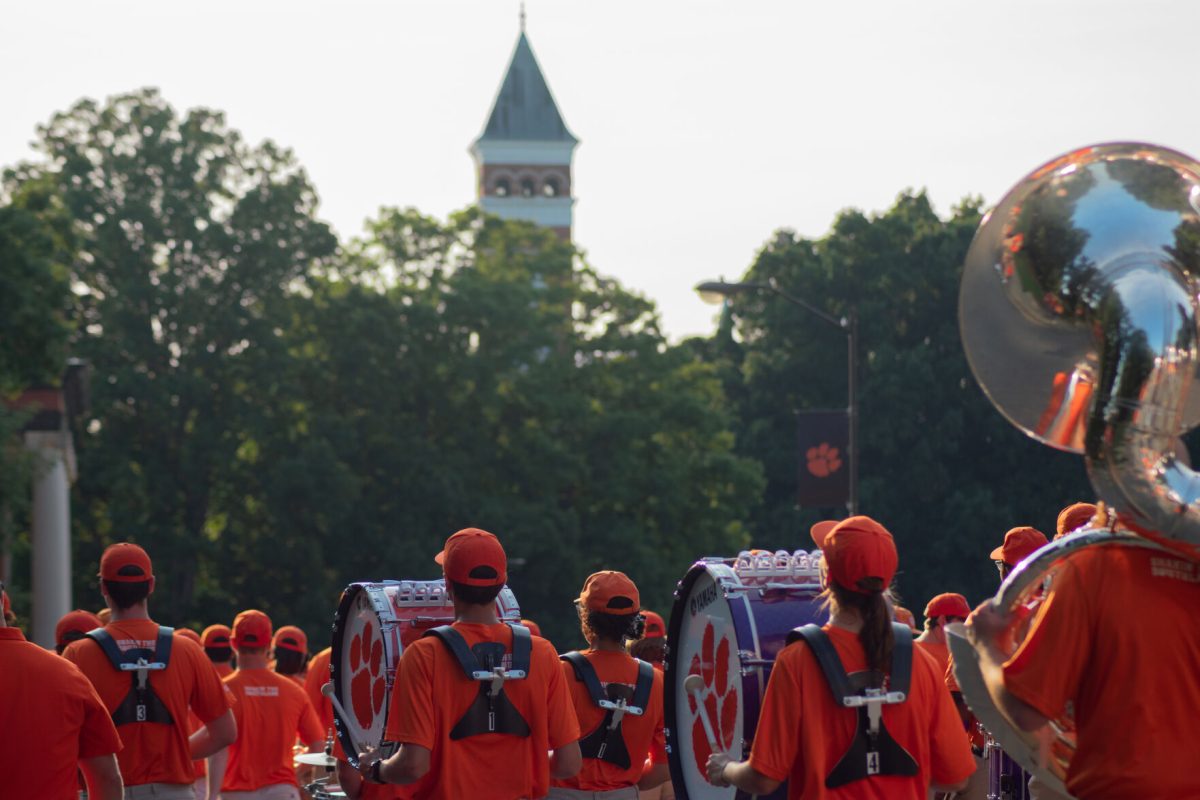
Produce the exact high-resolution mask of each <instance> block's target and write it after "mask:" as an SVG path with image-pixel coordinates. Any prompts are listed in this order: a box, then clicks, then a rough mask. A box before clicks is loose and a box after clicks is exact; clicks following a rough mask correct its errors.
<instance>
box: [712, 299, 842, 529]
mask: <svg viewBox="0 0 1200 800" xmlns="http://www.w3.org/2000/svg"><path fill="white" fill-rule="evenodd" d="M743 292H770V293H772V294H775V295H778V296H779V297H782V298H783V299H784V300H786V301H787V302H789V303H791V304H792V305H794V306H799V307H800V308H802V309H804V310H805V311H807V312H808V313H810V314H812V315H813V316H814V317H816V318H817V319H819V320H821V321H822V322H824V323H826V324H828V325H832V326H833V327H835V328H837V329H838V330H840V331H841V332H842V333H844V334H845V335H846V419H847V422H848V423H849V424H848V425H847V428H848V429H849V437H848V445H849V446H848V447H847V450H848V451H849V452H848V453H847V456H848V460H849V462H850V465H849V466H850V493H849V494H850V497H849V499H848V500H847V502H846V508H847V510H848V511H849V512H850V516H854V515H855V514H857V513H858V386H857V383H858V382H857V379H856V375H857V373H858V314H857V313H855V311H854V309H851V310H850V313H849V315H848V316H843V317H840V318H839V317H835V316H833V315H832V314H827V313H825V312H824V311H822V310H821V309H819V308H817V307H816V306H814V305H811V304H810V303H808V302H806V301H804V300H801V299H800V298H799V297H796V296H795V295H793V294H790V293H788V292H786V291H784V290H783V289H781V288H780V287H779V284H778V283H777V282H776V281H775V279H774V278H771V279H770V280H769V281H767V282H766V283H729V282H727V281H725V280H724V279H721V280H719V281H704V282H703V283H698V284H696V293H697V294H699V295H700V299H702V300H704V302H706V303H711V304H713V305H719V304H721V303H723V302H726V301H727V300H728V299H729V298H730V297H733V296H734V295H736V294H741V293H743Z"/></svg>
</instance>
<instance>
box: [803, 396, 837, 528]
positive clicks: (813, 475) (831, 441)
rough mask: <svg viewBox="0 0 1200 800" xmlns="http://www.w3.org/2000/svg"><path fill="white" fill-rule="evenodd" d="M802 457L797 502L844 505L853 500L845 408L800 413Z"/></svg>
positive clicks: (819, 505) (828, 505)
mask: <svg viewBox="0 0 1200 800" xmlns="http://www.w3.org/2000/svg"><path fill="white" fill-rule="evenodd" d="M796 417H797V419H796V444H797V453H798V454H799V456H800V459H799V460H800V469H799V476H798V478H797V480H796V502H797V503H799V504H800V506H801V507H807V508H824V507H830V508H832V507H835V506H844V505H846V504H847V503H848V502H849V500H850V417H849V414H848V413H847V412H846V410H845V409H840V410H832V411H830V410H821V411H800V412H797V415H796Z"/></svg>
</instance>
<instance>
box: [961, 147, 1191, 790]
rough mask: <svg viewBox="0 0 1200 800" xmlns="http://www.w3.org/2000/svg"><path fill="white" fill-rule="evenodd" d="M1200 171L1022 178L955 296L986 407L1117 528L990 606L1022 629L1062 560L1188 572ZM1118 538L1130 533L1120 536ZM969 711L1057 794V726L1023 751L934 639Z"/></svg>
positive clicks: (1175, 165)
mask: <svg viewBox="0 0 1200 800" xmlns="http://www.w3.org/2000/svg"><path fill="white" fill-rule="evenodd" d="M1198 280H1200V163H1197V162H1196V161H1195V160H1194V159H1192V158H1191V157H1189V156H1186V155H1184V154H1183V153H1179V152H1177V151H1174V150H1169V149H1167V148H1164V147H1158V146H1155V145H1150V144H1141V143H1134V142H1123V143H1113V144H1102V145H1096V146H1092V147H1084V148H1081V149H1079V150H1075V151H1072V152H1070V153H1067V154H1066V155H1064V156H1062V157H1060V158H1057V159H1054V160H1053V161H1051V162H1049V163H1047V164H1045V165H1043V166H1041V167H1039V168H1038V169H1036V170H1034V171H1033V172H1032V173H1030V174H1029V175H1028V176H1026V177H1025V178H1024V179H1022V180H1021V181H1020V182H1019V183H1018V184H1017V185H1016V186H1015V187H1014V188H1013V189H1012V190H1011V191H1009V193H1008V194H1007V195H1006V196H1005V197H1004V199H1003V200H1001V202H1000V203H999V205H998V206H997V207H996V208H995V209H994V210H992V211H991V212H989V213H988V214H987V216H986V217H984V219H983V222H982V223H981V224H980V227H979V230H978V231H977V232H976V234H975V239H974V241H973V242H972V244H971V248H970V250H969V251H968V253H967V259H966V264H965V266H964V269H963V277H962V286H961V292H960V296H959V325H960V330H961V335H962V341H963V348H964V349H965V350H966V354H967V360H968V362H969V363H970V365H971V370H972V372H973V373H974V374H975V378H976V380H978V381H979V385H980V386H981V387H982V388H983V391H984V393H985V394H986V395H987V396H988V398H989V399H990V400H991V401H992V402H993V403H994V404H995V406H996V407H997V408H998V409H999V410H1000V412H1001V413H1002V414H1004V416H1005V417H1007V418H1008V420H1009V421H1010V422H1012V423H1013V424H1014V425H1016V426H1017V427H1018V428H1019V429H1021V430H1022V431H1024V432H1025V433H1026V434H1028V435H1029V436H1031V437H1033V438H1034V439H1037V440H1038V441H1040V442H1042V443H1044V444H1047V445H1050V446H1052V447H1056V448H1058V449H1061V450H1066V451H1068V452H1072V453H1079V454H1082V455H1083V457H1084V461H1085V464H1086V466H1087V471H1088V476H1089V478H1090V479H1091V482H1092V485H1093V487H1094V488H1095V490H1096V494H1097V497H1098V498H1099V499H1100V500H1101V501H1103V502H1104V503H1105V505H1106V506H1107V507H1108V508H1109V509H1110V514H1109V518H1110V519H1116V518H1117V517H1118V516H1119V517H1120V519H1121V520H1122V521H1123V522H1125V523H1126V524H1125V525H1123V526H1122V530H1121V531H1117V530H1115V529H1114V528H1113V526H1111V525H1109V526H1106V527H1099V528H1094V529H1088V530H1084V531H1083V532H1081V533H1078V534H1075V535H1072V536H1068V537H1066V538H1063V539H1059V540H1057V541H1055V542H1053V543H1051V544H1050V545H1049V546H1047V547H1045V548H1043V549H1042V550H1040V551H1038V552H1037V553H1036V554H1034V555H1033V556H1032V557H1031V558H1029V559H1028V560H1026V561H1025V562H1024V563H1022V564H1021V565H1020V566H1019V567H1018V568H1017V569H1016V570H1014V571H1013V572H1012V573H1011V574H1010V575H1009V577H1008V578H1007V579H1006V580H1005V581H1004V583H1003V584H1002V585H1001V587H1000V590H999V592H998V593H997V595H996V598H995V599H996V603H997V605H998V606H999V608H1000V609H1001V610H1003V611H1006V612H1008V613H1010V614H1011V615H1012V619H1014V625H1013V627H1012V628H1010V630H1008V631H1006V632H1004V634H1003V635H1002V637H1001V638H1002V640H1001V641H999V642H996V644H997V646H999V647H1000V649H1001V650H1002V651H1004V652H1006V653H1012V652H1015V650H1016V647H1017V646H1018V645H1019V639H1020V637H1021V636H1022V635H1023V633H1022V630H1021V627H1022V626H1023V624H1024V622H1025V621H1027V620H1028V619H1029V616H1030V615H1031V614H1032V613H1033V611H1034V610H1035V609H1036V607H1037V605H1038V604H1039V603H1040V602H1041V598H1042V597H1043V595H1044V594H1045V591H1046V590H1047V589H1049V588H1052V586H1053V581H1054V577H1055V574H1056V572H1057V570H1058V568H1059V567H1060V566H1061V565H1062V563H1063V560H1064V559H1065V558H1066V557H1067V556H1068V555H1070V554H1071V553H1073V552H1076V551H1077V550H1079V549H1081V548H1084V547H1150V548H1156V549H1161V550H1165V551H1168V552H1171V553H1172V554H1176V555H1183V556H1184V557H1188V558H1192V559H1200V474H1198V473H1197V472H1196V471H1194V470H1193V469H1192V468H1191V466H1190V465H1189V464H1188V463H1187V460H1186V457H1184V456H1181V455H1180V454H1181V453H1185V452H1186V451H1185V450H1184V448H1183V447H1182V445H1181V443H1180V442H1179V437H1180V435H1181V434H1183V433H1185V432H1187V431H1189V430H1191V429H1192V428H1194V427H1196V425H1197V424H1200V392H1198V391H1193V388H1194V387H1195V385H1196V383H1197V380H1198V379H1200V374H1198V368H1200V350H1198V346H1197V340H1198V335H1200V333H1198V328H1197V290H1198V287H1200V283H1198ZM1133 531H1137V534H1134V533H1133ZM949 641H950V647H951V650H952V652H953V654H954V658H955V676H956V678H957V679H958V682H959V685H960V686H961V687H962V690H963V695H964V697H965V698H966V700H967V704H968V705H969V706H970V707H971V710H972V711H973V712H974V713H975V715H976V716H977V717H978V718H979V720H980V721H981V722H982V723H983V724H984V725H985V726H986V727H987V728H988V729H989V731H990V732H991V733H992V735H993V736H994V737H995V738H996V739H997V741H998V742H999V743H1000V745H1001V746H1002V747H1003V748H1004V750H1005V751H1006V752H1008V754H1009V755H1010V756H1012V757H1013V758H1014V759H1016V760H1017V761H1018V762H1019V763H1020V764H1021V765H1022V766H1023V767H1024V768H1025V769H1026V770H1028V771H1030V772H1031V773H1033V774H1036V775H1037V776H1038V777H1039V778H1041V779H1042V780H1043V781H1045V782H1046V783H1047V784H1049V785H1050V786H1051V788H1053V789H1055V790H1057V791H1059V792H1064V793H1065V789H1063V786H1062V779H1063V778H1064V777H1065V775H1066V770H1067V767H1068V766H1069V764H1070V759H1071V756H1072V755H1073V753H1074V736H1073V733H1072V726H1071V723H1070V720H1069V719H1061V720H1055V721H1053V723H1052V728H1053V730H1054V733H1055V741H1054V742H1053V743H1052V746H1051V753H1050V755H1051V758H1050V759H1049V762H1048V763H1047V764H1045V765H1042V764H1041V763H1040V762H1039V759H1038V758H1037V752H1038V749H1039V747H1038V744H1037V742H1035V741H1034V739H1033V737H1032V736H1031V735H1029V734H1026V733H1024V732H1022V731H1019V730H1017V729H1016V728H1015V727H1013V726H1011V725H1010V724H1009V723H1008V721H1007V720H1006V719H1005V718H1004V717H1003V716H1002V715H1001V714H1000V712H999V711H998V710H996V708H995V707H994V705H993V703H992V700H991V697H990V695H989V694H988V692H987V689H986V686H985V685H984V683H983V680H982V676H981V675H980V671H979V666H978V656H977V654H976V652H975V650H974V648H973V647H972V645H971V644H970V643H969V642H967V640H966V639H964V638H963V637H962V636H961V635H956V634H952V635H951V636H950V637H949Z"/></svg>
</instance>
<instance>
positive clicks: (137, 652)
mask: <svg viewBox="0 0 1200 800" xmlns="http://www.w3.org/2000/svg"><path fill="white" fill-rule="evenodd" d="M174 633H175V629H174V628H168V627H166V626H163V625H160V626H158V637H157V639H156V640H155V643H154V649H153V650H147V649H145V648H141V647H134V648H130V649H129V650H125V651H122V650H121V648H120V647H118V646H117V642H116V640H115V639H113V637H112V635H111V634H109V632H108V631H106V630H104V628H96V629H95V630H94V631H88V632H87V633H86V634H84V635H85V636H86V637H87V638H89V639H91V640H92V641H93V642H95V643H96V644H98V645H100V649H101V650H103V651H104V655H105V656H107V657H108V660H109V661H110V662H111V663H112V665H113V668H114V669H117V670H119V671H121V672H133V673H135V674H134V675H132V676H130V682H131V684H132V685H131V687H130V689H129V694H127V695H125V699H124V700H122V701H121V704H120V705H118V706H117V707H116V708H115V709H113V712H112V720H113V724H114V725H130V724H133V723H138V722H160V723H162V724H164V725H174V724H175V719H174V718H173V717H172V716H171V712H170V711H169V710H168V709H167V706H166V704H165V703H164V702H163V701H162V700H161V699H160V698H159V696H158V695H157V694H156V693H155V691H154V688H153V687H152V686H150V673H151V672H160V671H162V670H165V669H166V668H167V664H168V663H170V661H171V641H172V638H173V636H174Z"/></svg>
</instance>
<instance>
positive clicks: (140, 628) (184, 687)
mask: <svg viewBox="0 0 1200 800" xmlns="http://www.w3.org/2000/svg"><path fill="white" fill-rule="evenodd" d="M104 630H106V631H108V634H109V635H110V636H112V637H113V639H115V640H116V642H117V646H118V647H120V648H121V649H122V650H128V649H130V648H132V647H145V648H149V649H153V648H154V644H155V640H156V639H157V637H158V623H156V622H153V621H151V620H147V619H133V620H124V621H122V622H110V623H109V624H107V625H105V626H104ZM63 657H64V658H66V659H68V660H69V661H72V662H74V664H75V665H76V666H77V667H79V669H80V670H81V671H82V672H83V674H84V675H86V676H87V677H88V679H89V680H90V681H91V682H92V685H93V686H95V687H96V693H97V694H99V695H100V699H101V700H102V701H104V706H105V708H107V709H108V710H109V713H110V714H111V713H112V711H113V709H115V708H116V707H117V706H119V705H120V704H121V701H122V700H124V699H125V696H126V695H128V694H129V691H130V689H131V688H132V686H133V676H135V675H136V674H137V673H133V672H121V671H120V670H118V669H117V668H115V667H114V666H113V665H112V663H111V662H110V661H109V660H108V656H106V655H104V651H103V650H102V649H101V648H100V645H99V644H97V643H96V642H93V641H92V640H91V639H80V640H79V641H76V642H71V644H70V645H68V646H67V649H66V650H65V651H63ZM148 680H149V682H150V687H151V688H152V689H153V690H154V693H155V694H157V695H158V697H159V699H160V700H162V701H163V704H164V705H166V707H167V710H168V711H169V712H170V713H171V718H172V719H173V720H175V724H174V725H163V724H162V723H158V722H135V723H131V724H128V725H122V726H121V727H120V729H119V730H120V734H121V740H122V741H123V742H124V743H125V747H124V749H123V750H121V752H120V753H118V754H117V761H118V762H119V764H120V766H121V777H122V778H123V779H124V780H125V785H126V786H139V785H141V784H143V783H189V784H190V783H192V782H193V781H194V780H195V768H194V767H193V766H192V757H191V748H190V747H189V745H188V735H189V719H188V709H189V708H190V709H191V710H192V711H194V712H196V716H197V717H198V718H199V719H200V722H202V723H204V724H207V723H209V722H212V721H213V720H214V719H216V718H217V717H219V716H221V715H222V714H224V713H225V712H226V711H227V710H228V708H229V704H228V702H227V701H226V699H225V692H224V690H222V688H221V681H220V679H219V678H217V673H216V672H215V671H214V670H213V669H212V663H211V662H210V661H209V660H208V657H207V656H206V655H204V649H203V648H202V647H200V645H198V644H196V643H195V642H193V641H190V640H188V639H184V638H182V637H174V639H173V641H172V643H171V658H170V660H169V661H168V663H167V668H166V669H165V670H162V671H157V672H151V673H149V678H148Z"/></svg>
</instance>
